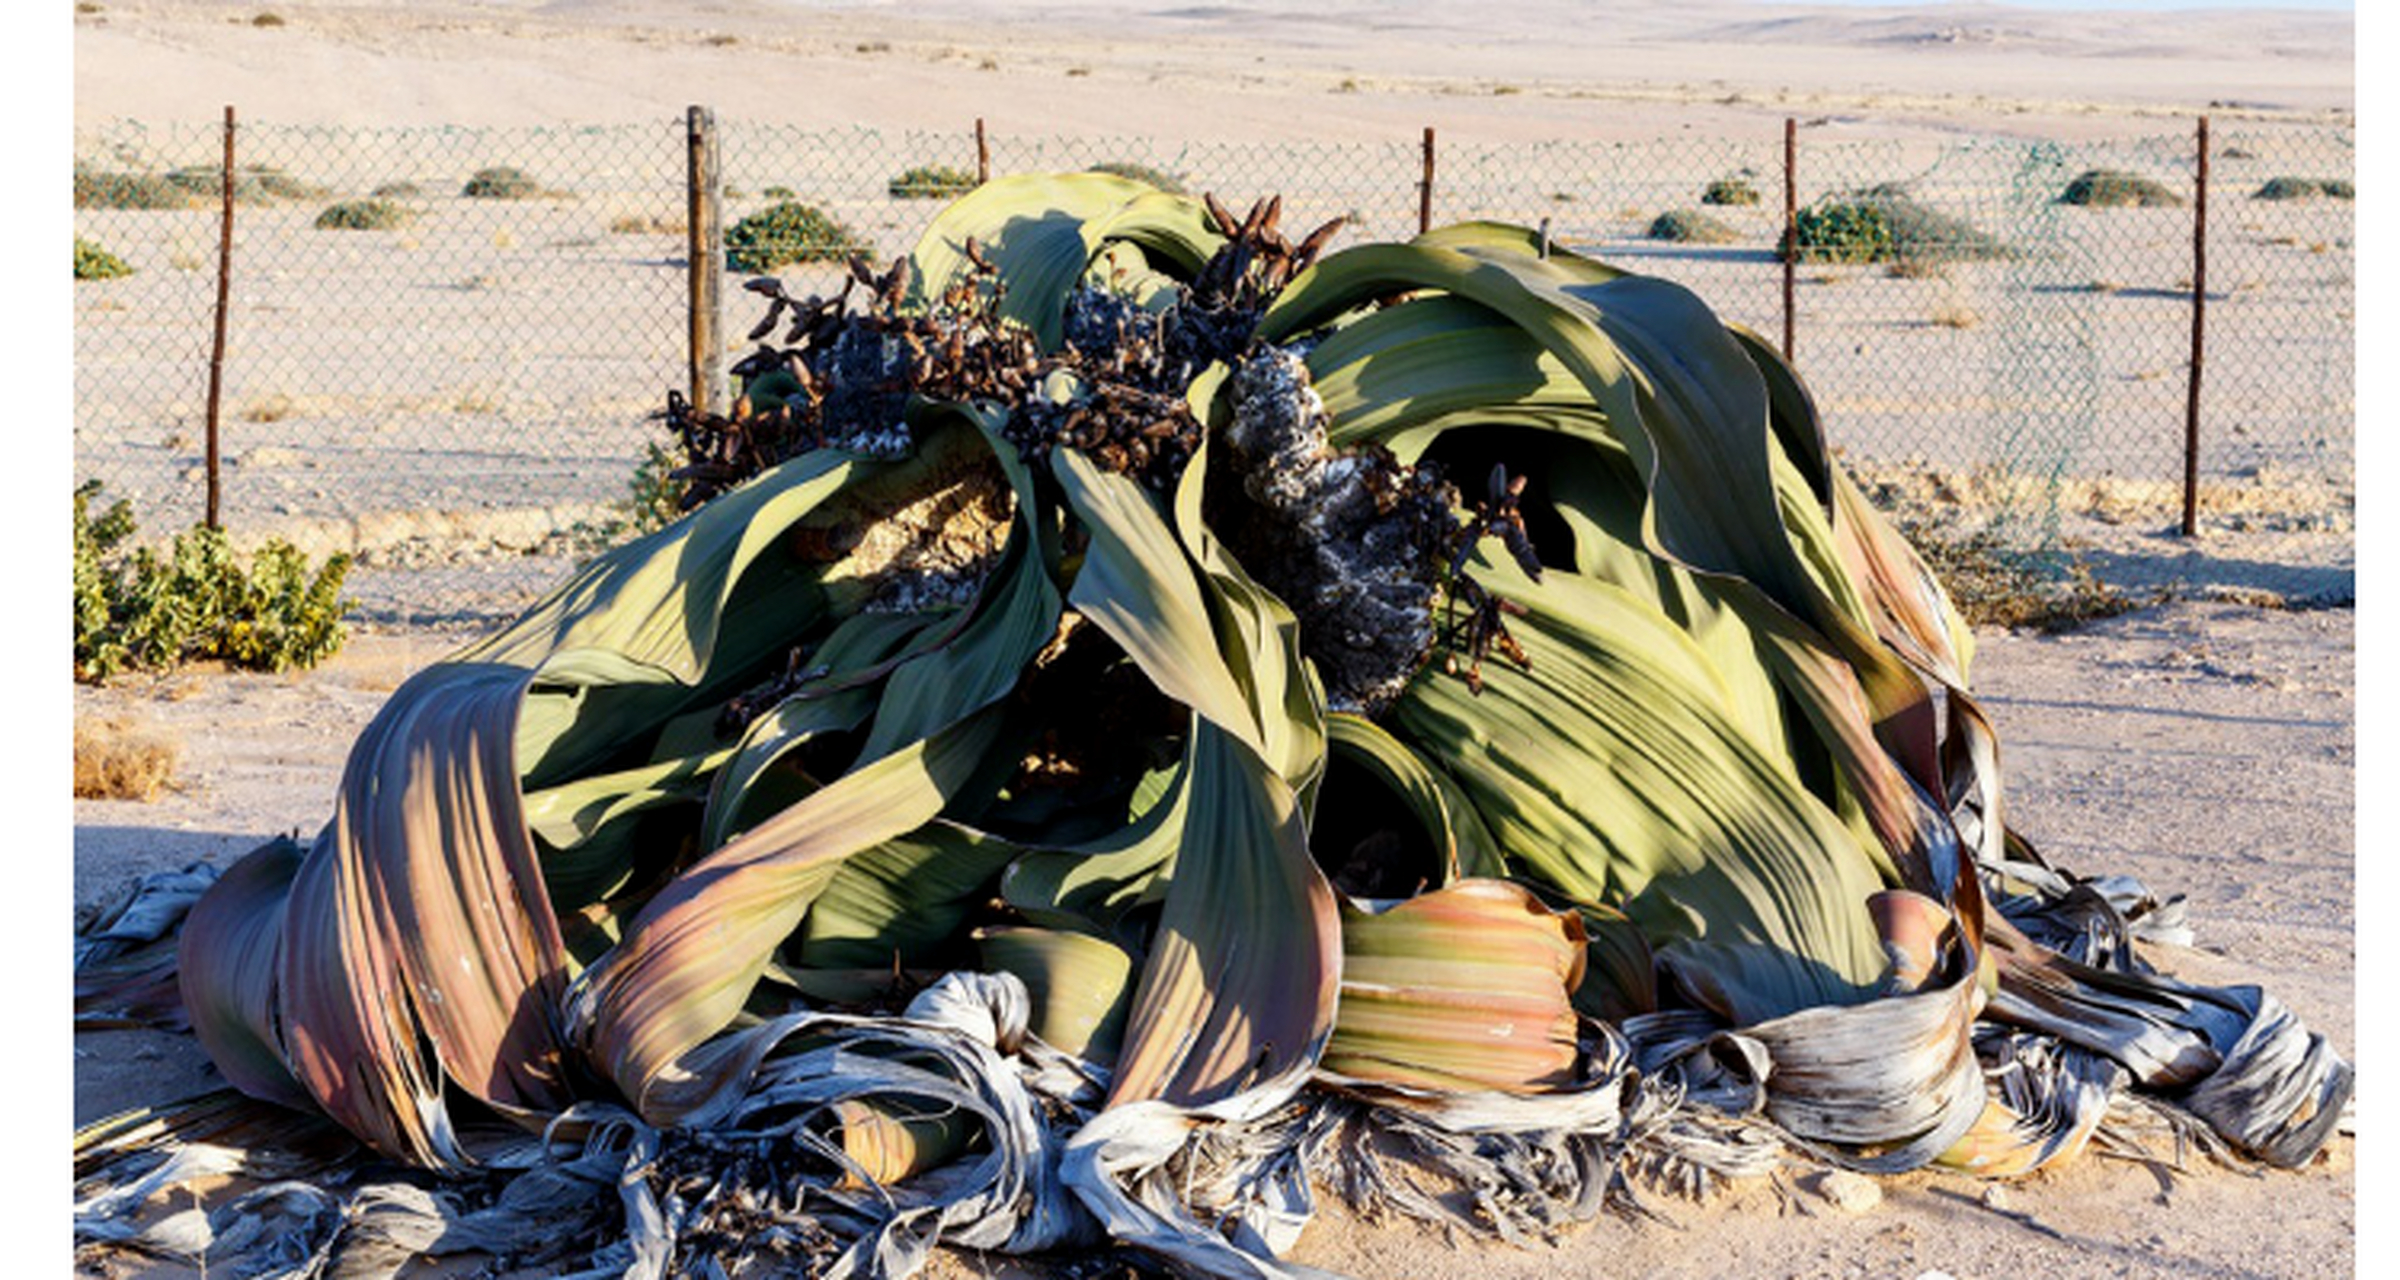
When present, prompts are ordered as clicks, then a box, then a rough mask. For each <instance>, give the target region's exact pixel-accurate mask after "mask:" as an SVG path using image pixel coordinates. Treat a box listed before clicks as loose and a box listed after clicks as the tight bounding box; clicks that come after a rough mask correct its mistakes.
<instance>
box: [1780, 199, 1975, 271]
mask: <svg viewBox="0 0 2400 1280" xmlns="http://www.w3.org/2000/svg"><path fill="white" fill-rule="evenodd" d="M1792 234H1793V238H1794V240H1795V241H1796V242H1797V248H1798V251H1799V256H1800V258H1801V260H1802V261H1807V262H1897V261H1902V260H1913V261H1918V262H1926V263H1934V262H1957V261H1965V260H1972V259H1983V258H1999V257H2005V256H2007V248H2006V246H2004V245H2002V244H2001V243H2000V242H1999V241H1998V240H1995V239H1993V238H1992V237H1990V236H1988V235H1985V234H1984V233H1983V232H1981V231H1978V230H1976V229H1975V228H1974V227H1973V226H1971V225H1969V224H1967V223H1966V222H1963V221H1961V220H1959V219H1957V218H1953V217H1950V216H1949V215H1947V214H1943V213H1939V212H1936V211H1934V210H1932V209H1928V208H1926V207H1925V206H1924V205H1921V204H1919V203H1917V202H1916V201H1915V200H1914V199H1912V198H1911V197H1910V196H1909V195H1908V194H1907V193H1906V192H1905V191H1903V190H1901V189H1900V188H1899V187H1898V186H1895V185H1892V184H1889V183H1886V184H1883V185H1880V186H1875V187H1869V188H1867V189H1865V190H1863V191H1853V192H1850V193H1848V194H1846V195H1842V196H1839V197H1833V198H1829V199H1825V200H1820V201H1818V202H1817V203H1815V204H1813V205H1811V206H1809V207H1808V208H1806V209H1802V210H1800V211H1799V212H1798V213H1797V214H1796V215H1795V216H1794V219H1793V225H1792Z"/></svg>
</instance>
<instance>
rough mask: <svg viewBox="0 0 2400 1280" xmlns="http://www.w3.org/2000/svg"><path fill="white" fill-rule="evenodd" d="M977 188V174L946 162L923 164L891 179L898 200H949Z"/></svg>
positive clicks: (894, 196)
mask: <svg viewBox="0 0 2400 1280" xmlns="http://www.w3.org/2000/svg"><path fill="white" fill-rule="evenodd" d="M974 189H975V175H974V174H971V173H968V172H966V171H965V170H963V169H953V168H951V167H950V166H948V165H946V164H921V165H918V166H916V167H915V168H913V169H910V170H908V171H907V172H905V173H902V174H901V175H899V176H898V177H896V178H893V179H892V180H891V183H890V184H889V190H890V191H891V193H892V198H893V199H896V200H947V199H949V198H950V197H952V196H963V195H965V194H966V193H968V192H970V191H973V190H974Z"/></svg>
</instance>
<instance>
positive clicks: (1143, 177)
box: [1090, 160, 1191, 196]
mask: <svg viewBox="0 0 2400 1280" xmlns="http://www.w3.org/2000/svg"><path fill="white" fill-rule="evenodd" d="M1090 172H1093V173H1113V174H1115V175H1117V176H1118V177H1120V178H1131V179H1133V180H1134V181H1135V182H1147V183H1149V184H1150V185H1151V186H1154V187H1156V188H1158V189H1159V190H1161V191H1164V192H1166V193H1167V194H1168V195H1176V196H1181V195H1190V194H1191V192H1190V190H1189V189H1188V188H1186V187H1185V186H1184V185H1183V179H1181V178H1178V177H1176V176H1175V175H1174V174H1171V173H1167V172H1165V171H1163V170H1159V169H1153V168H1151V167H1150V166H1149V165H1146V164H1135V163H1133V162H1132V161H1130V160H1109V161H1104V162H1102V163H1100V164H1096V165H1093V166H1092V167H1091V170H1090Z"/></svg>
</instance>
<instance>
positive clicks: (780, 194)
mask: <svg viewBox="0 0 2400 1280" xmlns="http://www.w3.org/2000/svg"><path fill="white" fill-rule="evenodd" d="M758 194H760V195H762V196H765V197H766V198H767V199H769V200H797V199H799V198H800V193H799V192H797V191H794V190H792V189H791V188H790V187H786V186H780V185H779V186H772V187H769V188H767V189H766V190H764V191H761V192H759V193H758Z"/></svg>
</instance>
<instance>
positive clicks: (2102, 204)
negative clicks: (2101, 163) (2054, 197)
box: [2058, 169, 2183, 209]
mask: <svg viewBox="0 0 2400 1280" xmlns="http://www.w3.org/2000/svg"><path fill="white" fill-rule="evenodd" d="M2058 202H2059V203H2060V204H2075V205H2087V206H2090V207H2093V208H2103V209H2118V208H2145V209H2147V208H2169V209H2171V208H2175V207H2177V206H2179V205H2181V204H2182V203H2183V197H2182V196H2179V195H2177V194H2175V193H2174V192H2172V191H2169V190H2167V188H2166V186H2165V185H2164V184H2162V183H2159V182H2157V181H2154V180H2152V179H2149V178H2145V177H2143V176H2141V175H2140V174H2137V173H2126V172H2124V171H2123V170H2120V169H2086V170H2084V171H2083V172H2082V173H2079V174H2077V175H2075V180H2074V181H2073V182H2070V183H2068V184H2067V189H2066V190H2064V191H2062V192H2060V193H2059V196H2058Z"/></svg>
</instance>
